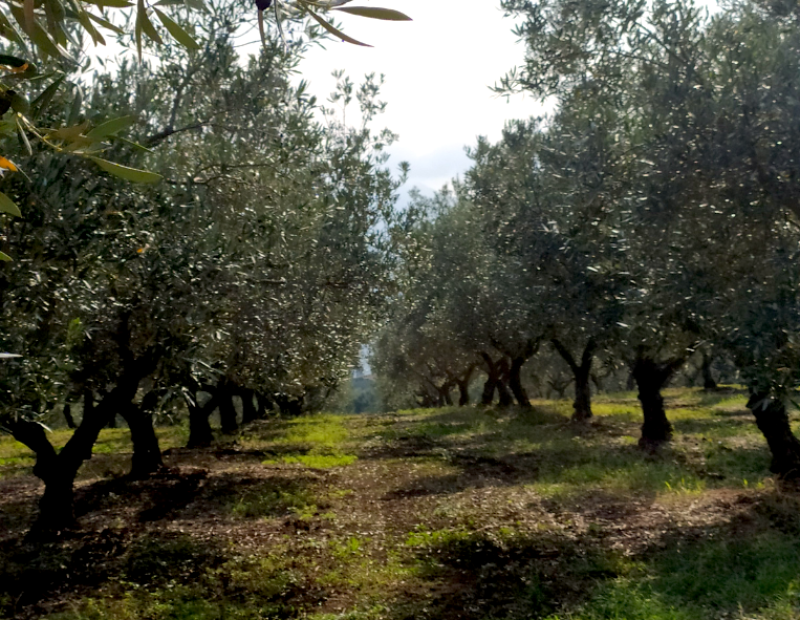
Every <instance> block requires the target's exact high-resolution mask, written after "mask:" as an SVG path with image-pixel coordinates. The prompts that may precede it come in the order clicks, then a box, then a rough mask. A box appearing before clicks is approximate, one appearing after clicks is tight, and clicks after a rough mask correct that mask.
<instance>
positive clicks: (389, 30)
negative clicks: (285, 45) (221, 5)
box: [300, 0, 541, 193]
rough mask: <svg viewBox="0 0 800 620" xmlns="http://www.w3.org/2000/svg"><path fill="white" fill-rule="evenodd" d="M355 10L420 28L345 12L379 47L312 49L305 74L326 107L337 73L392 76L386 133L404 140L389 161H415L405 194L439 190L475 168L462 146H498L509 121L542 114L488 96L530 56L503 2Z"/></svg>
mask: <svg viewBox="0 0 800 620" xmlns="http://www.w3.org/2000/svg"><path fill="white" fill-rule="evenodd" d="M356 5H359V6H382V7H387V8H393V9H397V10H399V11H402V12H404V13H406V14H407V15H409V16H410V17H412V18H413V20H414V21H412V22H382V21H377V20H372V19H365V18H362V17H357V16H352V15H345V14H343V13H339V14H338V17H339V19H338V21H339V22H340V23H341V24H342V26H343V27H342V30H343V31H344V32H346V33H347V34H348V35H350V36H352V37H355V38H356V39H358V40H360V41H364V42H365V43H369V44H371V45H373V46H374V47H373V48H365V47H358V46H354V45H350V44H348V43H341V42H337V41H329V42H327V43H326V45H325V49H321V48H315V49H313V50H311V51H310V52H309V54H308V55H307V57H306V59H305V60H304V61H303V63H302V65H301V67H300V69H301V75H302V78H303V79H305V80H307V81H308V82H309V83H310V88H311V92H313V93H314V94H315V95H317V97H318V98H320V99H321V100H324V99H326V98H327V96H328V94H329V93H330V92H331V91H332V89H333V85H334V83H335V80H334V79H333V78H332V77H331V72H332V71H334V70H336V69H345V70H346V72H347V74H348V75H349V76H350V77H351V79H353V81H355V82H358V81H359V80H360V78H361V77H362V76H363V75H365V74H367V73H371V72H375V73H383V74H384V75H385V76H386V82H385V86H384V88H383V90H382V99H383V100H384V101H386V102H387V103H388V106H387V109H386V113H385V114H383V115H382V117H381V118H380V119H379V122H378V126H380V127H384V126H385V127H388V128H389V129H391V130H392V131H394V132H395V133H397V134H399V136H400V139H399V140H398V141H397V142H396V143H395V145H394V146H393V147H392V159H391V160H390V162H389V164H390V165H391V166H393V167H395V166H396V165H397V164H398V163H399V162H401V161H408V162H409V163H410V164H411V175H410V178H409V182H408V184H407V186H406V187H405V188H404V193H405V191H407V190H408V189H409V188H411V187H413V186H417V187H419V188H420V189H422V190H423V191H424V192H426V193H430V192H432V191H434V190H436V189H439V188H440V187H441V186H442V185H444V184H445V183H447V182H448V181H449V180H450V179H451V178H453V177H454V176H456V175H458V174H460V173H462V172H463V171H464V170H466V169H467V168H468V167H469V159H468V158H467V156H466V155H465V154H464V147H465V146H467V145H473V144H474V143H475V139H476V137H477V136H479V135H484V136H488V137H489V138H490V139H493V140H496V139H497V138H499V137H500V132H501V131H502V129H503V124H504V123H505V121H506V120H509V119H515V118H527V117H529V116H532V115H537V114H540V113H541V107H540V106H539V104H538V102H536V101H535V100H534V99H532V98H530V97H527V96H522V95H515V96H513V97H512V98H511V100H510V102H507V101H506V98H504V97H498V96H497V95H495V94H494V93H492V92H491V91H490V90H489V86H491V85H493V84H495V83H496V82H497V81H498V80H499V79H500V78H501V77H502V76H503V75H504V74H505V73H506V72H507V71H508V70H509V69H511V68H512V67H514V66H515V65H518V64H520V63H521V62H522V59H523V55H524V47H523V45H521V44H519V43H517V42H516V37H515V36H514V34H513V33H512V32H511V29H512V27H513V23H512V21H511V20H509V19H507V18H504V17H503V14H502V12H501V11H500V8H499V0H353V2H352V6H356Z"/></svg>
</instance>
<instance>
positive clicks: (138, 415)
mask: <svg viewBox="0 0 800 620" xmlns="http://www.w3.org/2000/svg"><path fill="white" fill-rule="evenodd" d="M150 394H153V392H150V393H148V395H147V396H145V398H144V400H143V401H142V404H141V406H139V407H137V406H136V405H134V404H133V403H131V404H129V405H128V406H127V407H123V408H121V409H120V414H121V415H122V417H123V419H124V420H125V422H126V423H127V424H128V428H129V429H130V431H131V442H132V443H133V457H132V458H131V471H130V477H131V478H133V479H135V480H142V479H144V478H148V477H149V476H150V474H153V473H155V472H157V471H158V470H160V469H161V468H163V467H164V461H163V460H162V459H161V449H160V448H159V446H158V437H157V436H156V431H155V429H154V428H153V412H152V409H151V408H150V405H151V402H150V400H149V399H148V396H150Z"/></svg>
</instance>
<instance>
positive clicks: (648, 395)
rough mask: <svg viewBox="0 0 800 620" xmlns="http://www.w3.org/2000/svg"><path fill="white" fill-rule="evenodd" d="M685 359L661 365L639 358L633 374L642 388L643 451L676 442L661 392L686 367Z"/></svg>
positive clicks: (641, 442) (640, 395)
mask: <svg viewBox="0 0 800 620" xmlns="http://www.w3.org/2000/svg"><path fill="white" fill-rule="evenodd" d="M684 359H685V358H675V359H673V360H670V361H669V362H666V363H662V364H659V363H657V362H656V361H655V360H653V359H651V358H649V357H646V356H643V355H641V354H640V355H637V357H636V360H635V362H634V365H633V369H632V372H631V374H632V376H633V378H634V380H635V381H636V385H637V386H638V387H639V402H640V403H641V404H642V414H643V415H644V423H643V424H642V436H641V438H640V439H639V446H641V447H643V448H651V447H657V446H659V445H660V444H662V443H664V442H667V441H669V440H670V439H672V424H670V422H669V420H668V419H667V414H666V412H665V411H664V399H663V398H662V397H661V390H662V389H663V388H664V386H666V385H667V383H668V382H669V380H670V379H671V378H672V375H673V374H674V373H675V371H676V370H677V369H678V368H680V366H681V365H682V364H683V362H684Z"/></svg>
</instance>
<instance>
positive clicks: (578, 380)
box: [572, 368, 592, 422]
mask: <svg viewBox="0 0 800 620" xmlns="http://www.w3.org/2000/svg"><path fill="white" fill-rule="evenodd" d="M572 409H573V412H572V420H573V421H575V422H586V421H587V420H589V419H591V417H592V385H591V383H590V375H589V372H588V368H587V369H586V371H584V370H583V369H579V371H578V372H577V373H575V402H573V403H572Z"/></svg>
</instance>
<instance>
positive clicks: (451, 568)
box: [391, 493, 800, 620]
mask: <svg viewBox="0 0 800 620" xmlns="http://www.w3.org/2000/svg"><path fill="white" fill-rule="evenodd" d="M701 521H702V522H703V524H702V525H696V526H684V527H681V526H675V525H670V526H669V527H667V529H666V530H664V531H662V532H660V533H659V532H658V530H656V531H652V532H647V531H644V532H640V533H639V534H638V535H639V536H640V537H641V539H640V540H638V541H637V542H638V543H640V545H641V543H644V544H643V545H642V546H641V547H640V548H637V547H635V546H632V547H630V548H626V547H625V546H624V544H620V540H619V538H613V537H608V536H606V535H605V532H604V531H603V529H602V526H599V527H598V526H595V527H591V526H590V527H589V528H588V529H587V530H586V531H585V532H584V533H579V534H575V533H573V532H570V531H568V530H561V531H550V532H543V533H522V534H520V533H511V532H509V531H503V528H500V529H498V530H496V531H495V532H486V531H471V532H465V531H461V530H450V531H435V532H430V533H427V534H425V535H417V536H416V537H415V538H414V539H413V541H412V542H413V544H414V546H415V549H414V557H415V562H416V563H417V566H418V576H420V577H422V578H423V579H425V581H426V582H428V583H429V584H430V585H431V587H430V588H429V590H428V595H427V596H425V597H422V596H419V593H417V594H416V600H414V598H415V597H412V596H408V597H399V598H398V600H397V601H396V602H395V604H394V605H392V606H391V608H392V609H396V610H397V611H396V613H394V614H392V615H391V617H392V618H396V619H398V620H399V619H401V618H402V619H404V620H405V619H406V618H412V617H414V618H417V617H428V618H442V619H446V620H449V619H451V618H452V619H455V618H463V619H467V620H470V619H473V618H474V619H476V620H477V619H479V618H505V619H508V620H523V619H534V618H544V617H551V616H552V615H553V614H555V615H557V616H558V617H572V615H573V614H575V615H576V616H577V617H591V618H637V619H638V618H641V619H645V618H647V619H651V618H652V619H657V618H671V619H687V620H688V619H689V618H701V617H712V616H713V617H736V616H737V614H741V613H746V614H756V615H757V614H758V613H759V612H762V611H764V610H767V609H773V608H775V607H776V606H778V607H779V606H781V605H785V606H789V607H791V608H792V609H794V610H795V612H796V610H797V606H796V605H797V600H796V595H794V594H793V592H794V588H795V584H796V583H797V580H798V578H800V537H798V534H800V500H799V499H798V496H797V495H793V496H791V497H788V496H787V495H786V494H777V493H771V494H763V495H761V496H758V497H755V498H754V497H752V496H744V497H741V498H739V499H736V500H733V501H732V502H727V503H724V505H721V506H716V507H715V509H714V512H713V513H711V514H709V515H708V518H705V519H701ZM672 523H674V522H672ZM623 540H624V537H623ZM784 613H785V611H784ZM770 617H771V616H770ZM780 617H784V616H783V615H781V616H780ZM786 617H789V616H788V615H787V616H786ZM791 617H794V616H791Z"/></svg>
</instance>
